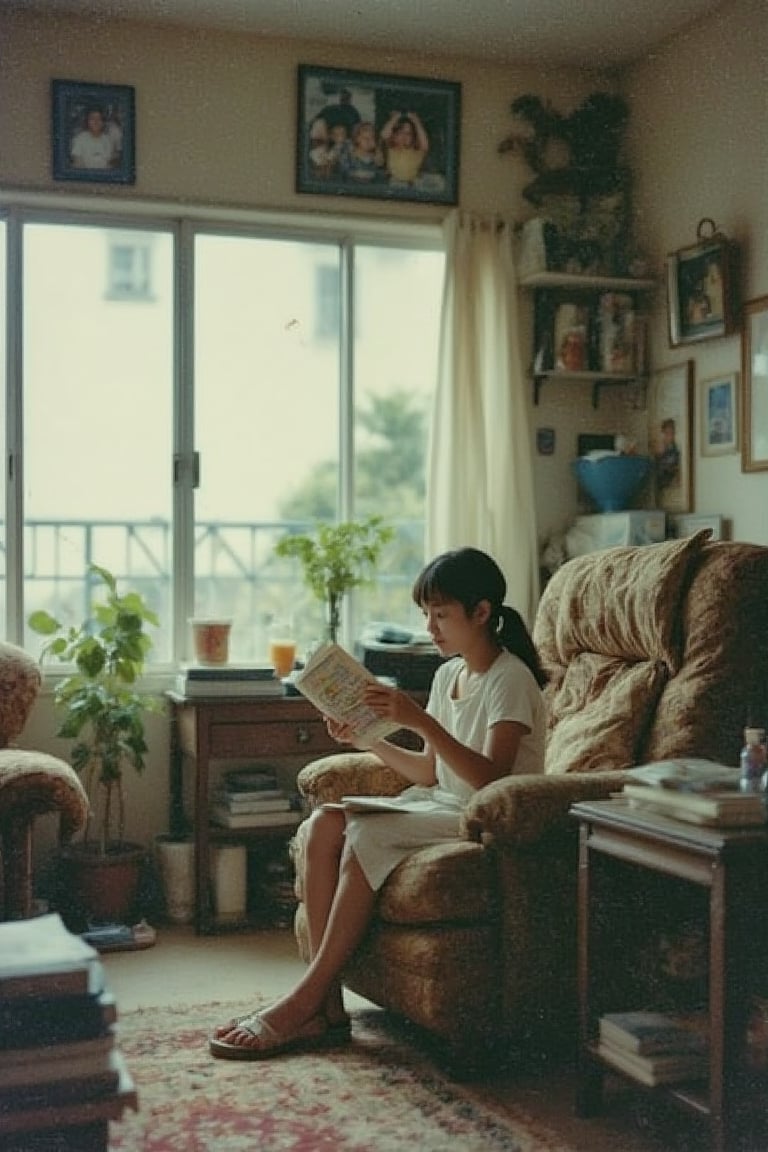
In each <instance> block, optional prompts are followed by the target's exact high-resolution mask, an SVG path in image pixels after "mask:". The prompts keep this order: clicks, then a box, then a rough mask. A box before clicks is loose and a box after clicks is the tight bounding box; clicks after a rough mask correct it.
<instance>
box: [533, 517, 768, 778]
mask: <svg viewBox="0 0 768 1152" xmlns="http://www.w3.org/2000/svg"><path fill="white" fill-rule="evenodd" d="M708 536H709V533H708V532H706V531H705V532H701V533H697V534H696V535H695V536H692V537H688V538H686V539H684V540H676V541H669V542H666V543H664V544H655V545H649V546H647V547H630V548H613V549H608V550H606V551H602V552H595V553H591V554H589V555H586V556H581V557H578V558H577V559H575V560H571V561H569V562H568V563H567V564H565V565H564V566H563V567H562V568H561V569H560V570H559V571H558V572H557V573H556V575H555V576H554V577H553V579H552V580H551V581H550V583H549V584H548V585H547V588H546V590H545V592H544V595H543V596H542V599H541V603H540V605H539V610H538V613H537V617H536V622H535V625H534V640H535V642H536V644H537V647H538V649H539V653H540V655H541V659H542V662H543V664H544V666H545V668H546V669H547V671H548V672H549V674H550V683H549V684H548V686H547V689H546V695H547V703H548V725H549V726H548V740H547V756H546V771H547V772H548V773H561V772H572V771H592V772H594V771H597V772H600V771H611V770H620V769H625V768H629V767H632V766H633V765H635V764H638V763H644V762H647V761H649V760H652V759H653V760H658V759H664V758H666V757H669V756H681V755H687V756H705V757H709V758H711V759H714V760H720V761H722V762H724V763H733V764H736V763H737V762H738V751H739V747H740V745H741V737H742V730H743V728H744V725H745V723H746V722H747V720H748V719H749V718H750V711H751V710H752V711H754V710H755V709H759V708H761V707H762V706H763V705H764V703H765V701H764V700H756V699H755V695H756V688H759V689H760V690H762V689H763V685H764V684H765V677H764V672H763V669H764V668H765V659H766V651H767V643H768V602H767V601H766V590H767V589H768V548H762V547H760V546H758V545H751V544H736V543H718V544H709V543H707V540H708ZM758 722H759V721H758V719H757V718H755V719H754V723H758Z"/></svg>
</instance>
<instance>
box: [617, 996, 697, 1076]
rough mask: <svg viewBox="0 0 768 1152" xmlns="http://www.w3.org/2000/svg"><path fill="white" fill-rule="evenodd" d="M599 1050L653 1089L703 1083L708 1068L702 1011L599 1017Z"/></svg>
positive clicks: (643, 1012)
mask: <svg viewBox="0 0 768 1152" xmlns="http://www.w3.org/2000/svg"><path fill="white" fill-rule="evenodd" d="M598 1052H599V1053H600V1055H601V1056H602V1057H603V1058H604V1059H605V1060H606V1061H607V1062H608V1063H609V1064H612V1065H613V1066H614V1067H615V1068H618V1069H619V1070H620V1071H622V1072H625V1073H627V1075H629V1076H632V1077H634V1079H635V1080H639V1081H640V1082H641V1083H642V1084H648V1085H650V1086H651V1087H655V1086H656V1085H657V1084H674V1083H680V1082H682V1081H686V1080H701V1079H703V1078H704V1077H706V1075H707V1073H708V1070H709V1054H708V1027H707V1016H706V1013H704V1012H692V1013H689V1014H687V1015H674V1014H672V1013H663V1012H647V1011H635V1012H607V1013H606V1014H605V1015H604V1016H601V1017H600V1036H599V1043H598Z"/></svg>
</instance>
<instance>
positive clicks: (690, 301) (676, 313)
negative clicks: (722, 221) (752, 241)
mask: <svg viewBox="0 0 768 1152" xmlns="http://www.w3.org/2000/svg"><path fill="white" fill-rule="evenodd" d="M708 230H709V235H706V233H707V231H708ZM696 236H697V243H696V244H692V245H690V246H689V247H688V248H680V249H678V251H677V252H673V253H671V254H670V255H669V256H668V257H667V314H668V318H669V343H670V347H672V348H676V347H677V346H678V345H680V344H693V343H695V342H697V341H699V340H713V339H715V338H716V337H718V336H727V335H729V333H731V332H733V331H735V329H736V326H737V316H738V293H737V290H736V289H737V283H738V278H737V266H738V249H737V247H736V245H735V244H733V243H732V242H731V241H730V240H727V239H726V238H725V237H724V236H723V235H722V233H720V232H717V231H716V230H715V223H714V221H713V220H702V221H701V222H700V223H699V227H698V229H697V233H696Z"/></svg>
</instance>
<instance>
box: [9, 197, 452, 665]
mask: <svg viewBox="0 0 768 1152" xmlns="http://www.w3.org/2000/svg"><path fill="white" fill-rule="evenodd" d="M0 219H2V220H3V221H4V223H5V226H6V267H5V269H4V270H3V271H4V275H5V278H6V309H5V326H6V363H5V373H6V379H5V392H6V394H5V405H6V443H5V454H6V461H5V469H6V471H5V475H6V493H5V498H6V508H5V521H6V538H7V548H6V592H7V598H6V619H5V622H4V624H5V627H4V633H5V637H6V638H7V640H8V641H9V642H11V643H16V644H21V643H22V642H23V635H24V619H25V612H24V555H23V548H24V506H23V492H24V460H23V452H22V444H23V439H22V427H23V409H22V397H23V355H22V349H23V300H24V296H23V275H22V273H23V234H24V228H25V226H26V225H27V224H29V223H36V224H40V223H42V224H50V225H68V224H71V225H75V226H92V227H97V228H98V227H102V228H112V229H116V230H122V231H123V232H124V233H126V234H128V233H130V232H131V231H137V230H138V231H142V232H152V231H162V232H168V231H169V230H170V231H171V232H172V233H173V242H174V272H173V279H174V285H173V301H174V303H173V309H174V317H173V344H174V356H173V382H172V389H173V433H172V440H173V443H172V444H171V445H169V456H170V463H171V466H172V468H173V475H174V482H173V489H172V535H173V547H172V569H173V570H172V579H171V595H172V602H173V622H172V655H171V665H172V667H175V666H176V665H177V664H178V662H179V661H181V660H184V659H189V658H190V656H191V653H190V639H189V635H188V632H189V629H188V626H187V620H188V618H189V616H190V615H191V614H192V605H193V604H194V489H195V477H196V451H195V444H194V379H193V370H194V330H193V328H194V244H195V237H196V236H197V235H198V234H199V233H201V232H208V233H210V232H220V233H223V234H226V235H242V236H247V237H262V238H268V239H286V240H293V241H303V242H308V243H311V242H313V241H314V242H324V243H328V242H332V243H335V244H336V245H338V249H339V253H340V300H341V322H340V335H339V339H340V393H339V394H340V403H341V406H342V416H341V419H340V425H339V435H340V477H339V493H340V496H339V502H340V503H339V515H340V517H341V518H346V517H348V516H349V515H351V501H352V471H353V469H352V457H351V452H352V436H353V427H352V424H353V404H352V395H351V390H352V374H353V355H354V348H353V345H354V341H353V332H354V316H353V314H352V307H353V300H354V291H353V288H354V251H355V248H356V247H357V246H358V245H366V244H372V245H377V246H382V247H386V246H390V247H392V248H396V249H400V250H408V249H411V250H422V251H428V250H429V251H442V250H443V248H444V243H443V238H442V223H441V221H439V220H435V221H427V222H425V221H424V220H420V221H418V222H417V221H413V220H409V219H407V218H402V219H397V220H392V219H383V218H380V217H375V218H369V217H360V218H354V219H350V218H349V217H343V218H342V217H338V216H335V215H328V216H319V215H317V214H313V215H312V216H306V215H304V214H299V213H295V214H292V213H274V212H269V213H265V212H259V211H256V210H254V211H247V210H226V209H218V210H215V209H212V208H210V207H206V206H204V205H193V206H187V205H185V208H184V213H183V214H180V212H179V208H178V205H174V204H161V205H158V204H156V203H152V204H148V203H144V202H141V201H131V203H130V204H129V205H127V206H126V203H125V202H124V201H122V200H112V199H110V198H107V197H102V196H100V197H99V201H98V203H96V202H95V201H94V200H93V199H92V198H89V197H84V196H75V195H72V196H59V195H56V196H55V197H54V196H52V195H50V194H46V193H28V194H25V193H18V192H16V193H12V194H11V193H3V192H0ZM150 247H151V245H150ZM106 281H107V277H106V272H105V284H106ZM150 293H151V285H150ZM126 299H135V300H137V301H141V300H145V299H147V297H145V296H141V295H140V296H136V297H130V296H129V297H126ZM345 609H346V612H347V616H346V619H345V622H346V623H347V624H349V622H350V621H351V619H352V616H351V615H350V614H351V612H352V606H351V605H350V604H346V605H345ZM163 671H164V672H165V674H166V675H167V671H168V669H167V666H164V665H158V666H156V667H155V668H154V669H153V672H163Z"/></svg>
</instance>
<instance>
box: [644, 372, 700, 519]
mask: <svg viewBox="0 0 768 1152" xmlns="http://www.w3.org/2000/svg"><path fill="white" fill-rule="evenodd" d="M692 379H693V361H692V360H684V361H683V362H682V363H680V364H675V365H674V366H672V367H670V368H664V369H662V371H660V372H656V373H655V374H654V375H653V376H652V377H651V382H650V390H649V404H648V410H649V420H650V428H649V435H648V442H649V449H650V456H651V459H652V460H653V476H654V487H655V491H656V506H657V508H662V509H664V511H665V512H689V511H690V508H691V496H692V493H693V483H692V456H691V382H692Z"/></svg>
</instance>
